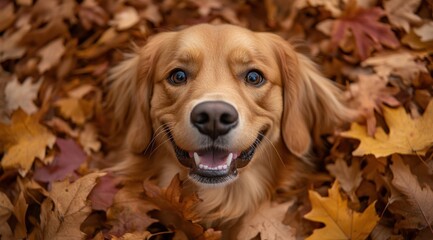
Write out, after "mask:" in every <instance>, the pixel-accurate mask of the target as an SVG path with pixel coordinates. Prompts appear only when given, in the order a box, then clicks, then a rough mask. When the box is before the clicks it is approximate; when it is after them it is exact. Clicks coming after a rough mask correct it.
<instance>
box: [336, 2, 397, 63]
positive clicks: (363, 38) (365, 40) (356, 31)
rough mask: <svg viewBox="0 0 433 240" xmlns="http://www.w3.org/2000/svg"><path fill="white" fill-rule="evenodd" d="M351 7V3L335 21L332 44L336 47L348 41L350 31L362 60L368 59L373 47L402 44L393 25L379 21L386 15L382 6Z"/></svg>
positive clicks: (378, 48)
mask: <svg viewBox="0 0 433 240" xmlns="http://www.w3.org/2000/svg"><path fill="white" fill-rule="evenodd" d="M351 8H353V6H350V3H349V4H348V10H346V12H345V14H343V15H342V16H341V17H340V18H339V19H336V20H335V21H334V24H333V27H332V33H331V35H332V37H331V44H332V46H333V47H334V48H336V47H337V46H339V45H340V44H342V43H344V42H347V41H346V40H345V38H347V37H348V36H350V35H349V33H351V34H352V35H353V37H354V39H355V45H356V48H355V54H356V55H357V56H358V57H359V58H360V59H361V60H363V59H366V58H367V57H368V56H369V54H370V53H371V52H372V50H373V49H376V50H381V49H382V44H383V45H385V46H387V47H390V48H397V47H398V46H400V43H399V41H398V39H397V38H396V37H395V35H394V33H393V32H392V31H391V27H390V26H388V25H386V24H383V23H381V22H380V21H379V19H380V18H381V17H382V16H384V12H383V11H382V10H381V9H380V8H378V7H375V8H370V9H363V8H357V9H355V10H353V9H351ZM340 46H341V45H340Z"/></svg>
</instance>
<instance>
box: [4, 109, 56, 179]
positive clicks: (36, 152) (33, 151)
mask: <svg viewBox="0 0 433 240" xmlns="http://www.w3.org/2000/svg"><path fill="white" fill-rule="evenodd" d="M38 120H39V119H38V118H37V117H36V116H34V115H31V116H29V115H27V114H26V113H24V112H23V111H22V110H20V109H18V111H16V112H15V113H14V114H13V115H12V124H11V125H5V124H2V123H0V136H2V138H1V139H0V150H1V151H2V152H4V153H5V154H4V156H3V159H2V161H1V165H2V167H3V168H5V169H10V168H18V169H19V170H20V173H21V174H22V175H23V176H24V175H26V173H27V171H28V170H30V168H31V167H32V165H33V162H34V160H35V158H39V159H40V160H44V159H45V149H46V147H49V148H52V147H53V145H54V142H55V141H56V137H55V136H54V135H53V134H51V133H50V132H49V131H48V130H47V129H46V128H45V127H44V126H42V125H40V124H39V123H38ZM46 163H48V162H46Z"/></svg>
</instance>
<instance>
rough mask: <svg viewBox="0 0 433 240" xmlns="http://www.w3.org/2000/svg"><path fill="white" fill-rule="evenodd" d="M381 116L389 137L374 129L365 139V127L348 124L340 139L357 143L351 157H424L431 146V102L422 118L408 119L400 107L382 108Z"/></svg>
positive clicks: (432, 112) (432, 103)
mask: <svg viewBox="0 0 433 240" xmlns="http://www.w3.org/2000/svg"><path fill="white" fill-rule="evenodd" d="M383 116H384V118H385V121H386V123H387V124H388V127H389V135H388V134H386V133H385V131H384V130H383V129H382V128H377V129H376V133H375V134H374V137H369V136H368V135H367V131H366V129H365V127H363V126H361V125H359V124H358V123H352V125H351V128H350V130H349V131H346V132H343V133H341V135H342V136H344V137H350V138H356V139H359V140H360V141H361V144H360V145H359V147H358V148H357V149H356V150H355V151H354V152H353V155H354V156H363V155H365V154H373V155H375V156H376V157H384V156H388V155H391V154H393V153H401V154H415V153H416V154H420V155H424V154H425V153H426V151H427V150H428V149H429V147H431V146H432V145H433V134H431V133H432V132H433V124H432V122H433V101H430V103H429V105H428V106H427V108H426V110H425V112H424V115H423V116H422V117H420V118H417V119H412V118H411V117H410V116H409V115H408V114H406V111H405V110H404V108H403V107H400V108H397V109H391V108H388V107H384V108H383Z"/></svg>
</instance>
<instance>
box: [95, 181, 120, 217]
mask: <svg viewBox="0 0 433 240" xmlns="http://www.w3.org/2000/svg"><path fill="white" fill-rule="evenodd" d="M117 184H118V181H116V178H114V177H113V176H112V175H111V174H107V175H105V176H102V177H100V178H99V182H98V183H97V184H96V186H95V187H94V188H93V190H92V192H90V195H89V197H88V199H89V200H90V201H91V203H92V208H93V209H94V210H103V211H107V209H108V208H109V207H111V205H113V201H114V196H115V195H116V193H117V192H118V191H119V189H118V188H117V187H116V185H117Z"/></svg>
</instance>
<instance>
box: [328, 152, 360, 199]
mask: <svg viewBox="0 0 433 240" xmlns="http://www.w3.org/2000/svg"><path fill="white" fill-rule="evenodd" d="M326 168H327V169H328V171H329V172H330V173H331V174H332V175H334V176H335V178H336V179H337V181H338V182H339V183H340V185H341V188H342V189H343V190H344V192H346V193H347V194H348V195H349V196H351V198H352V197H353V196H354V197H353V198H356V195H354V194H355V191H356V189H357V188H358V187H359V185H360V184H361V182H362V171H361V168H360V162H359V160H353V162H352V165H351V166H348V165H347V163H346V161H344V160H343V159H341V158H338V159H337V160H336V161H335V163H334V164H328V165H327V166H326ZM352 200H353V199H352Z"/></svg>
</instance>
